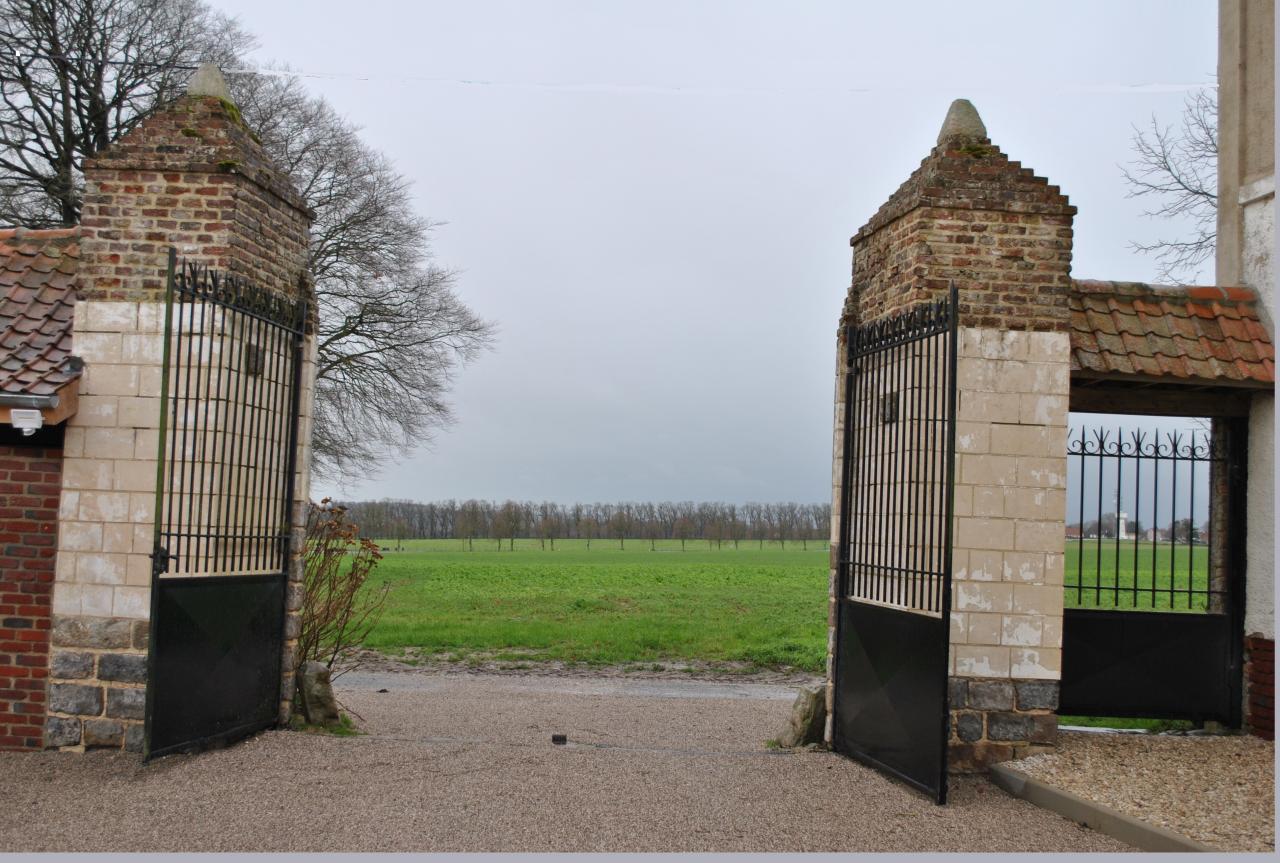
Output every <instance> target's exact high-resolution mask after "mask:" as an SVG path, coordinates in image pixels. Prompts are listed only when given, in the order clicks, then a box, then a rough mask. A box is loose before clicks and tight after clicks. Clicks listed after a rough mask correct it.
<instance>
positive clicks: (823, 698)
mask: <svg viewBox="0 0 1280 863" xmlns="http://www.w3.org/2000/svg"><path fill="white" fill-rule="evenodd" d="M826 722H827V690H826V686H825V685H819V686H807V687H805V688H803V689H801V690H800V692H799V693H798V694H797V695H796V700H795V701H794V702H793V703H792V705H791V717H790V718H789V719H788V720H787V727H786V728H785V729H784V730H783V732H782V733H781V734H779V735H778V745H779V746H781V747H783V748H785V749H792V748H795V747H797V746H804V745H806V744H809V743H821V742H822V734H823V730H824V729H825V727H826Z"/></svg>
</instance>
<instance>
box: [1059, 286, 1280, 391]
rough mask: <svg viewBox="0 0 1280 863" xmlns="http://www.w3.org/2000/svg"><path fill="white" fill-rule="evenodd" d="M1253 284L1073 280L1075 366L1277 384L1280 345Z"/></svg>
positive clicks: (1108, 372) (1206, 380)
mask: <svg viewBox="0 0 1280 863" xmlns="http://www.w3.org/2000/svg"><path fill="white" fill-rule="evenodd" d="M1257 302H1258V300H1257V295H1256V294H1254V292H1253V291H1251V290H1249V289H1248V288H1238V287H1230V288H1223V287H1216V286H1208V287H1190V288H1172V287H1163V286H1159V285H1148V284H1145V283H1141V282H1106V281H1092V280H1082V279H1078V280H1075V281H1073V282H1072V291H1071V296H1070V309H1071V353H1072V357H1071V368H1072V369H1073V370H1076V371H1088V372H1092V373H1095V374H1103V375H1114V376H1117V377H1119V376H1125V375H1144V376H1147V377H1164V378H1170V379H1175V380H1186V381H1187V382H1196V383H1214V382H1219V383H1221V382H1234V383H1241V384H1249V385H1270V384H1274V382H1275V346H1274V344H1273V343H1272V340H1271V336H1270V334H1269V333H1268V332H1267V329H1266V327H1265V326H1264V325H1263V323H1262V321H1261V320H1260V319H1259V318H1258V312H1257Z"/></svg>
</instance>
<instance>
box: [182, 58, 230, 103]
mask: <svg viewBox="0 0 1280 863" xmlns="http://www.w3.org/2000/svg"><path fill="white" fill-rule="evenodd" d="M187 95H188V96H213V97H215V98H218V99H222V100H223V101H224V102H230V101H231V91H230V90H228V89H227V79H226V78H223V77H222V72H221V70H219V69H218V67H217V66H216V65H214V64H213V63H201V64H200V68H198V69H196V71H195V73H194V74H192V76H191V80H190V81H188V82H187Z"/></svg>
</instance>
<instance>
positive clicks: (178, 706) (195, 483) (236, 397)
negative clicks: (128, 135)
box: [145, 250, 307, 759]
mask: <svg viewBox="0 0 1280 863" xmlns="http://www.w3.org/2000/svg"><path fill="white" fill-rule="evenodd" d="M306 319H307V303H306V301H305V300H295V299H288V298H284V297H280V296H278V295H276V294H274V293H271V292H269V291H264V290H260V289H257V288H255V287H253V286H252V285H249V284H247V283H246V282H244V281H242V280H241V279H239V278H236V277H234V276H229V275H224V274H221V273H219V272H217V271H215V270H212V269H209V268H207V267H202V266H199V265H196V264H192V263H183V264H181V265H180V264H179V263H178V261H177V255H176V253H175V252H174V251H172V250H171V251H170V253H169V282H168V289H167V292H166V297H165V341H164V371H163V377H162V385H161V420H160V444H159V459H158V467H157V471H156V496H155V508H156V513H155V535H154V539H155V544H154V551H153V553H152V577H151V636H150V639H151V640H150V653H149V658H148V669H147V704H146V724H145V734H146V743H145V754H146V757H147V758H148V759H149V758H154V757H156V756H159V755H164V754H166V753H168V752H174V751H178V750H184V749H194V748H202V747H205V746H209V745H213V744H217V743H225V742H229V741H231V740H234V739H237V738H240V737H243V736H245V735H248V734H252V733H254V732H255V731H258V730H261V729H262V728H266V727H268V726H270V725H272V724H274V723H275V722H276V717H277V712H278V709H279V699H280V661H281V648H282V644H283V628H284V610H285V587H286V582H287V566H288V562H289V558H290V553H289V552H290V549H289V527H290V519H291V512H292V509H293V476H294V470H295V467H296V452H297V437H298V408H299V393H300V381H301V373H302V363H301V358H302V353H301V352H302V344H303V334H304V328H305V325H306Z"/></svg>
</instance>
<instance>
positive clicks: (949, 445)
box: [841, 289, 956, 615]
mask: <svg viewBox="0 0 1280 863" xmlns="http://www.w3.org/2000/svg"><path fill="white" fill-rule="evenodd" d="M955 315H956V298H955V292H954V289H953V291H952V293H951V294H950V295H949V297H948V298H946V299H943V300H939V301H937V302H932V303H925V304H923V305H920V306H917V307H915V308H914V309H912V310H911V311H909V312H906V313H903V314H900V315H897V316H895V317H892V318H889V319H887V320H884V321H880V322H877V323H873V324H870V325H867V326H863V327H858V328H850V330H849V333H848V364H849V373H848V375H847V378H846V386H845V388H846V393H845V405H844V410H845V414H844V422H845V424H846V431H845V439H844V440H845V443H844V449H843V451H844V481H843V488H844V495H843V504H842V505H843V506H844V508H845V509H844V513H843V515H842V532H843V533H844V536H842V539H841V548H842V549H843V551H844V555H843V560H842V567H841V569H842V575H843V585H842V590H843V594H844V595H845V596H848V597H850V598H852V599H856V600H860V601H864V602H872V603H877V604H882V605H889V606H894V607H897V608H901V609H905V610H910V611H918V612H924V613H927V614H933V615H940V614H942V613H943V612H944V610H945V609H946V608H947V607H948V605H949V599H950V598H949V596H948V594H947V591H948V589H949V584H950V580H949V573H950V568H951V512H952V495H951V493H950V489H951V485H952V480H953V474H954V470H955V467H954V461H955V423H954V415H955V398H956V380H955V363H956V342H955V339H956V318H955Z"/></svg>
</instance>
